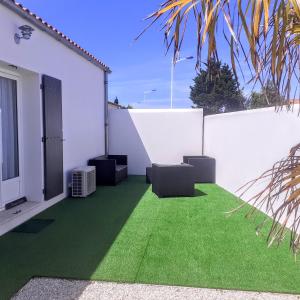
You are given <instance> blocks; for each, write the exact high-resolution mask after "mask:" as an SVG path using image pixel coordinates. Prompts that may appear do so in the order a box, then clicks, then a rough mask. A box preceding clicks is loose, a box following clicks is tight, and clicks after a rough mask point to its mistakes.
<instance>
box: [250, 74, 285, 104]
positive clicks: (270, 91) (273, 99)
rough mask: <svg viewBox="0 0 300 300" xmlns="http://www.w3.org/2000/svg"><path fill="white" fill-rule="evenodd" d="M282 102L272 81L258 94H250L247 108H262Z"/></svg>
mask: <svg viewBox="0 0 300 300" xmlns="http://www.w3.org/2000/svg"><path fill="white" fill-rule="evenodd" d="M282 102H283V97H282V96H281V95H280V94H279V93H278V90H277V88H276V86H275V85H274V84H273V83H272V81H270V80H269V81H268V82H267V84H266V86H265V87H263V88H262V89H261V91H260V92H252V93H251V96H250V100H249V103H248V108H250V109H254V108H262V107H269V106H275V105H279V104H280V103H282Z"/></svg>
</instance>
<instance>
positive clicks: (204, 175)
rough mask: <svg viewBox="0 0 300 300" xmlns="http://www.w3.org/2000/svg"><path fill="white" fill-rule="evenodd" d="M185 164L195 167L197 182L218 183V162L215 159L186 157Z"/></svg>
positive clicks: (184, 158)
mask: <svg viewBox="0 0 300 300" xmlns="http://www.w3.org/2000/svg"><path fill="white" fill-rule="evenodd" d="M183 162H184V163H186V164H190V165H193V166H194V167H195V168H194V172H195V182H199V183H215V182H216V160H215V159H214V158H212V157H209V156H184V157H183Z"/></svg>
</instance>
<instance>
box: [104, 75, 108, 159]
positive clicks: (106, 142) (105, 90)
mask: <svg viewBox="0 0 300 300" xmlns="http://www.w3.org/2000/svg"><path fill="white" fill-rule="evenodd" d="M104 139H105V141H104V143H105V155H108V74H107V72H106V71H105V72H104Z"/></svg>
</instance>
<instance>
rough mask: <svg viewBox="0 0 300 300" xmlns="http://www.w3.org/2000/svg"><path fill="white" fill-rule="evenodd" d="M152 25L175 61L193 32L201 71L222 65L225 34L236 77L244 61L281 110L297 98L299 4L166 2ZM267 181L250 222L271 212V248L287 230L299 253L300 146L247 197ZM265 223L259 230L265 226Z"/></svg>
mask: <svg viewBox="0 0 300 300" xmlns="http://www.w3.org/2000/svg"><path fill="white" fill-rule="evenodd" d="M148 19H150V20H151V23H150V25H149V27H150V26H151V25H152V24H154V23H156V22H157V21H160V20H163V29H164V34H165V43H166V46H167V49H168V50H169V49H171V47H173V51H174V53H173V55H174V58H177V57H178V56H179V53H180V50H181V48H182V45H183V43H184V38H185V33H186V31H187V30H194V31H195V33H196V35H195V36H196V41H195V43H196V44H197V67H200V66H201V56H202V55H203V53H202V52H205V54H206V56H207V59H208V61H209V59H211V58H213V59H218V57H219V55H218V52H219V48H218V39H217V36H218V34H219V33H218V32H220V31H221V30H222V29H223V33H224V36H225V39H226V41H227V42H228V45H229V47H230V56H231V66H232V69H233V71H234V73H235V75H236V76H237V74H239V73H242V67H241V61H243V62H245V63H246V64H247V66H248V68H249V70H250V71H251V74H252V76H251V82H252V83H253V84H256V83H259V84H260V85H261V86H264V85H265V83H266V82H272V83H273V84H274V86H275V87H276V88H277V91H278V93H280V94H281V95H283V97H282V100H281V103H279V106H278V107H279V108H282V107H286V108H288V109H289V108H290V107H291V105H290V101H288V102H287V100H288V99H290V98H291V95H293V96H294V98H295V95H297V94H299V86H300V85H299V83H300V59H299V58H300V0H273V1H271V0H255V1H253V0H244V1H243V0H236V1H230V0H166V1H165V2H164V3H163V4H162V5H161V6H160V8H159V9H158V10H157V11H155V12H154V13H153V14H151V15H150V16H149V17H148ZM189 26H194V29H191V28H190V27H189ZM221 32H222V31H221ZM174 61H175V60H174ZM238 71H240V72H238ZM266 179H269V181H268V184H267V185H266V187H265V188H264V189H263V190H262V191H261V192H260V193H259V194H257V195H255V196H254V197H253V198H251V199H249V202H251V203H252V204H253V205H254V207H253V209H251V210H250V211H249V213H248V214H247V216H253V215H254V213H255V212H256V211H257V208H258V209H259V208H261V207H267V212H268V213H269V214H271V216H272V218H273V224H272V226H271V228H270V231H269V236H268V242H269V244H270V245H271V244H273V243H274V242H277V243H280V242H281V241H282V240H283V238H284V237H285V235H286V234H287V232H289V231H287V230H286V226H287V225H289V227H290V229H291V237H290V246H291V249H292V250H293V251H294V253H297V251H299V250H300V235H299V233H298V232H299V230H300V212H299V210H300V144H298V145H296V146H295V147H294V148H292V149H291V151H290V154H289V155H288V157H287V158H285V159H283V160H282V161H280V162H277V163H276V164H275V165H274V166H273V168H272V169H271V170H268V171H266V172H265V173H264V174H262V176H261V177H259V178H257V179H255V180H253V181H251V182H250V183H248V184H247V185H245V186H244V187H243V189H244V192H245V191H247V190H248V189H249V188H251V187H252V186H253V185H254V184H256V183H257V182H258V181H260V180H266ZM282 199H283V202H282ZM278 203H280V205H279V207H278ZM255 207H256V208H255ZM266 220H267V218H266ZM266 220H264V221H263V222H262V223H261V224H259V226H258V229H260V228H261V227H263V226H264V225H265V224H267V222H266Z"/></svg>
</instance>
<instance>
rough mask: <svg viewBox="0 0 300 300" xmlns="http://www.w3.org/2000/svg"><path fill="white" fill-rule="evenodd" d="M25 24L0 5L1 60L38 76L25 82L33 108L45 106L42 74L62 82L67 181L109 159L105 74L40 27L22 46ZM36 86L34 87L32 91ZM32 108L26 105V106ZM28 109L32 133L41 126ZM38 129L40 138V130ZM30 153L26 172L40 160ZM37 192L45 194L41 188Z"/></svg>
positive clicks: (27, 126)
mask: <svg viewBox="0 0 300 300" xmlns="http://www.w3.org/2000/svg"><path fill="white" fill-rule="evenodd" d="M24 24H29V25H31V24H30V22H28V21H26V20H25V19H23V18H21V17H20V16H18V15H17V14H15V13H13V12H12V11H10V10H9V9H7V8H5V7H3V6H2V5H0V40H1V41H2V42H1V47H0V61H2V62H3V63H4V65H5V66H6V68H7V69H8V70H14V68H11V67H9V66H8V65H9V64H12V65H15V66H17V67H18V70H22V69H24V70H28V71H30V72H32V74H36V75H32V76H33V77H32V78H29V77H28V78H26V79H25V80H24V82H23V83H22V84H23V86H24V84H25V85H26V84H27V85H28V86H31V88H30V91H29V90H28V91H26V87H24V90H23V91H24V97H25V98H26V97H27V98H28V96H29V95H30V94H31V96H30V97H29V98H31V99H28V101H29V102H30V101H31V103H32V105H34V104H33V102H35V101H38V102H39V104H40V101H41V93H40V91H39V92H38V90H37V89H38V88H39V84H40V80H37V78H38V77H37V76H39V78H40V77H41V75H42V74H46V75H49V76H52V77H55V78H57V79H60V80H61V81H62V96H63V101H62V107H63V137H64V139H65V142H64V170H65V180H66V182H67V174H68V173H69V171H70V170H71V169H73V168H74V167H76V166H79V165H84V164H86V162H87V160H88V159H89V158H91V157H94V156H97V155H101V154H104V151H105V150H104V148H105V147H104V72H103V71H102V70H101V69H100V68H98V67H96V66H95V65H93V64H92V63H90V62H88V61H87V60H86V59H84V58H83V57H81V56H79V55H78V54H76V53H75V52H74V51H72V50H71V49H69V48H67V47H66V46H64V45H63V44H61V43H60V42H59V41H57V40H55V39H54V38H52V37H50V36H49V35H48V34H46V33H45V32H43V31H41V30H39V29H37V28H35V31H34V32H33V35H32V37H31V39H30V40H28V41H26V40H21V42H20V44H19V45H17V44H16V43H15V41H14V34H15V33H16V32H17V28H18V27H19V26H21V25H24ZM31 26H32V25H31ZM32 27H34V26H32ZM18 70H17V71H16V72H18ZM25 73H26V72H25ZM34 76H35V77H34ZM34 81H35V84H36V86H35V87H33V86H32V84H33V82H34ZM26 93H27V95H26ZM32 97H34V98H35V99H32ZM36 97H38V98H36ZM28 104H29V103H24V105H28ZM28 108H29V106H28V107H27V117H26V118H25V119H24V121H26V124H24V129H26V128H27V129H29V128H31V129H33V127H34V126H36V125H37V123H35V124H34V122H38V119H37V118H36V119H34V120H32V121H30V120H29V110H28ZM40 108H41V107H40V105H37V106H35V107H34V108H33V111H32V114H37V113H38V112H39V111H40ZM25 112H26V107H25ZM33 130H34V131H35V133H36V134H37V132H38V130H40V126H39V128H38V129H37V128H35V129H33ZM26 135H27V137H28V138H29V139H30V133H29V132H27V133H25V136H26ZM40 138H41V136H40V137H39V139H40ZM40 141H41V140H40ZM36 149H37V148H36ZM25 153H26V157H25V161H28V164H27V166H26V165H25V170H26V168H27V169H28V168H29V162H33V163H34V161H37V160H39V159H40V156H37V157H35V154H36V153H32V152H30V151H28V149H27V151H25ZM35 159H37V160H35ZM37 169H38V167H37V166H35V167H34V168H33V169H32V172H34V171H36V170H37ZM39 177H40V174H39ZM37 184H38V185H40V184H41V182H40V181H38V182H37ZM31 185H33V183H32V184H31ZM38 188H39V189H40V190H41V188H42V187H40V186H39V187H38ZM29 190H31V191H32V188H31V187H30V185H28V186H27V194H30V192H29ZM66 191H67V184H65V193H64V195H62V196H61V197H60V198H63V197H64V196H65V195H66ZM32 198H33V199H36V200H37V198H39V196H38V194H36V193H35V192H34V193H33V194H32Z"/></svg>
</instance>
